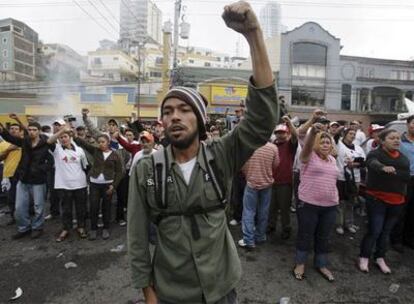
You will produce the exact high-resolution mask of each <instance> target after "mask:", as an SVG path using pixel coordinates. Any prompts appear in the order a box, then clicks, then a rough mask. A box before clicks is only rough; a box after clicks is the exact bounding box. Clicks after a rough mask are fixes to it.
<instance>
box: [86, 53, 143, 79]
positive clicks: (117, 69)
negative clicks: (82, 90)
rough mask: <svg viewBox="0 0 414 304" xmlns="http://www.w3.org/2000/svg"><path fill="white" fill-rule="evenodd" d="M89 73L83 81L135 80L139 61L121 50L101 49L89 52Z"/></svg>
mask: <svg viewBox="0 0 414 304" xmlns="http://www.w3.org/2000/svg"><path fill="white" fill-rule="evenodd" d="M87 70H88V71H87V74H81V81H100V80H101V81H123V82H129V81H135V80H136V79H137V76H138V63H137V62H136V60H135V59H134V58H132V57H131V56H129V55H127V54H126V53H125V52H123V51H120V50H100V51H94V52H89V53H88V69H87Z"/></svg>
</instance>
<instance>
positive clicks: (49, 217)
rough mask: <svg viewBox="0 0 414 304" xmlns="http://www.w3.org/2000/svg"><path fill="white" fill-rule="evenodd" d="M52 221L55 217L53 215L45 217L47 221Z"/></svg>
mask: <svg viewBox="0 0 414 304" xmlns="http://www.w3.org/2000/svg"><path fill="white" fill-rule="evenodd" d="M52 219H53V215H51V214H48V215H46V216H45V220H46V221H50V220H52Z"/></svg>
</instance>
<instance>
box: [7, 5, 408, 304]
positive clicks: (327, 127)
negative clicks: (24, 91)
mask: <svg viewBox="0 0 414 304" xmlns="http://www.w3.org/2000/svg"><path fill="white" fill-rule="evenodd" d="M223 19H224V20H225V22H226V24H227V26H228V27H230V28H231V29H234V30H235V31H237V32H239V33H241V34H243V35H244V36H245V37H246V39H247V42H248V43H249V46H250V50H251V55H252V62H253V77H252V78H251V80H250V83H249V86H248V95H247V97H246V101H245V102H243V103H242V104H241V105H240V108H239V109H237V111H236V112H235V115H228V112H226V116H225V117H222V118H221V119H218V120H216V121H214V122H213V121H211V120H210V119H209V117H208V115H207V110H206V107H207V101H206V99H205V98H204V97H203V96H202V95H201V94H200V93H198V92H197V91H196V90H194V89H191V88H184V87H177V88H172V89H171V90H170V91H168V93H167V94H166V96H165V97H164V99H163V101H162V103H161V113H160V116H161V120H160V121H156V122H153V123H141V122H139V121H128V122H125V123H124V124H120V123H119V122H118V121H117V120H115V119H109V120H108V121H107V122H106V123H105V124H104V125H103V126H101V128H98V127H97V126H96V125H94V123H93V122H92V120H91V119H90V113H89V111H88V109H83V110H82V113H81V116H82V124H80V125H77V126H75V124H74V121H73V119H70V118H69V119H66V120H64V119H57V120H56V121H54V122H53V124H52V126H51V127H50V126H41V125H40V124H39V123H38V122H36V121H34V120H30V121H29V122H28V124H27V125H25V124H23V123H22V122H21V121H20V120H19V118H18V117H17V116H16V115H15V114H10V118H11V119H13V120H14V121H15V123H11V124H9V125H7V126H3V125H0V136H1V138H2V141H1V142H0V161H3V162H4V168H3V179H2V182H1V186H2V190H3V191H4V192H7V195H8V203H9V208H10V217H11V218H10V224H15V225H16V226H17V232H16V234H15V235H13V239H21V238H24V237H26V236H29V235H31V237H32V238H38V237H40V236H41V235H42V232H43V229H44V227H45V224H44V221H45V219H50V218H52V217H58V216H60V217H61V221H62V228H61V230H60V231H59V232H58V233H57V235H56V241H57V242H63V241H65V240H66V239H67V237H68V236H69V235H70V234H71V233H72V232H73V231H74V229H73V223H74V220H76V230H75V231H76V233H77V234H78V236H79V238H82V239H83V238H88V239H89V240H91V241H93V240H96V239H97V238H98V237H102V239H108V238H110V232H111V225H113V223H111V222H112V221H111V219H112V216H111V209H112V208H111V206H112V202H113V201H114V200H113V196H114V195H116V217H115V219H116V222H117V223H118V224H119V225H120V226H127V236H128V251H129V255H130V259H131V268H132V278H133V282H134V286H135V287H137V288H142V289H143V292H144V296H145V298H146V301H147V303H237V300H236V293H235V287H236V285H237V282H238V280H239V279H240V276H241V266H240V261H239V258H238V255H237V251H236V250H235V244H237V245H238V246H240V247H242V248H244V249H247V250H253V251H254V250H255V248H256V246H257V245H259V244H261V243H264V242H266V241H267V240H268V237H269V236H271V235H272V234H273V235H274V234H275V233H276V231H278V230H279V229H280V236H281V239H282V240H287V239H289V238H292V226H293V225H292V218H291V217H292V212H296V215H297V221H296V223H297V236H296V249H295V259H294V266H293V269H292V274H293V276H294V278H295V279H297V280H303V279H305V277H306V276H305V272H306V271H305V266H306V263H307V259H308V255H309V254H310V252H311V250H312V248H313V251H314V266H315V268H316V269H317V270H318V272H319V273H320V274H321V275H322V276H323V278H325V279H326V280H328V281H330V282H333V281H334V280H335V276H334V274H333V273H332V272H331V271H330V269H329V259H328V252H329V251H330V250H329V243H330V234H331V232H332V231H336V233H338V234H339V235H343V234H345V233H352V234H354V233H357V232H358V229H359V227H358V225H357V224H356V221H355V220H354V215H355V214H356V212H357V211H358V213H359V215H361V216H367V218H368V227H367V229H366V232H365V235H364V237H363V238H362V242H361V245H360V254H359V257H358V262H357V266H358V268H359V270H361V271H362V272H369V262H370V258H371V257H372V256H373V257H374V263H375V265H377V266H378V267H379V269H380V270H381V271H382V272H383V273H385V274H388V273H391V268H390V267H389V265H388V264H387V263H386V261H385V254H386V251H387V248H388V243H389V240H390V239H391V242H392V245H393V246H394V248H396V249H397V250H398V251H402V249H403V245H404V246H408V247H410V248H413V249H414V224H413V223H412V220H411V219H412V218H413V212H414V211H413V210H414V195H413V186H414V184H413V183H414V116H410V117H409V118H408V119H407V131H406V132H405V133H404V134H399V133H398V132H397V131H395V130H392V129H385V128H384V127H382V126H380V125H371V126H370V127H369V136H368V138H366V135H365V133H364V132H363V130H362V126H361V123H360V122H359V121H351V122H348V123H338V122H336V121H330V120H329V118H328V116H327V113H326V112H324V111H322V110H319V109H317V110H315V111H314V112H313V113H312V114H311V116H310V117H309V119H308V120H307V121H305V122H303V123H302V124H300V125H299V124H298V125H296V123H298V121H297V120H296V121H295V119H292V118H291V117H290V116H289V115H285V114H286V113H285V111H286V109H285V106H284V104H281V101H280V99H278V98H277V94H276V88H275V85H274V78H273V74H272V72H271V68H270V64H269V60H268V57H267V53H266V48H265V44H264V40H263V37H262V34H261V30H260V26H259V25H258V22H257V19H256V16H255V15H254V12H253V11H252V10H251V7H250V6H249V5H248V4H247V3H246V2H243V1H241V2H238V3H236V4H233V5H230V6H227V7H226V8H225V11H224V13H223ZM280 112H282V113H283V114H282V115H280ZM280 116H281V117H280ZM279 117H280V119H279ZM47 198H48V199H47ZM47 200H48V201H49V202H50V210H49V214H48V215H46V211H45V202H46V201H47ZM278 223H280V224H278ZM239 224H240V228H241V233H242V236H243V237H242V239H240V240H239V241H238V242H234V241H233V238H232V235H231V233H230V230H229V225H230V226H237V225H239ZM278 226H280V228H279V227H278ZM100 228H102V229H100ZM98 232H100V233H98ZM154 235H155V240H154ZM150 243H152V244H156V250H155V253H154V255H153V257H151V253H150V250H149V246H150ZM173 277H174V278H175V279H172V278H173ZM217 282H220V284H219V286H218V285H217ZM157 299H158V300H157Z"/></svg>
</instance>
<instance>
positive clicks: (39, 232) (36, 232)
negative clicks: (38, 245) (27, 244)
mask: <svg viewBox="0 0 414 304" xmlns="http://www.w3.org/2000/svg"><path fill="white" fill-rule="evenodd" d="M42 234H43V230H42V229H37V230H33V231H32V239H38V238H40V237H41V236H42Z"/></svg>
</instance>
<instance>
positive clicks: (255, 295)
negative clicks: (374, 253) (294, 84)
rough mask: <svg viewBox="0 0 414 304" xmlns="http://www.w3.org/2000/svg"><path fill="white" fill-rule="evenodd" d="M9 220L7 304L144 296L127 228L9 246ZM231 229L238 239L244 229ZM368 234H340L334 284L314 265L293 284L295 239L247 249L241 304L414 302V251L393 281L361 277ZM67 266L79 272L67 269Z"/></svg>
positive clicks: (4, 232)
mask: <svg viewBox="0 0 414 304" xmlns="http://www.w3.org/2000/svg"><path fill="white" fill-rule="evenodd" d="M292 217H294V215H292ZM359 220H360V222H361V224H363V223H362V220H361V219H359ZM5 222H6V216H4V215H1V214H0V303H7V302H8V299H9V298H10V297H12V296H13V295H14V291H15V290H16V288H18V287H21V288H22V290H23V295H22V297H21V298H20V299H18V300H16V301H14V303H30V304H37V303H65V304H70V303H82V304H83V303H102V304H105V303H132V300H133V299H137V298H138V299H139V298H141V295H140V294H139V293H138V292H136V291H135V290H134V289H133V288H132V285H131V281H130V273H129V269H128V261H127V255H126V252H125V249H123V250H122V251H121V252H111V249H114V248H116V247H117V246H118V245H124V244H125V228H121V227H118V226H116V224H113V226H114V229H113V230H112V235H111V239H110V240H108V241H103V240H97V241H95V242H90V241H87V240H79V239H78V238H77V237H76V236H74V235H72V236H71V238H70V239H69V240H67V241H65V242H64V243H62V244H58V243H56V242H55V241H54V237H55V234H56V233H57V232H58V230H59V226H60V225H59V222H58V221H57V220H52V221H51V222H48V223H47V225H46V228H45V234H44V235H43V236H42V238H41V239H39V240H31V239H29V238H28V239H24V240H20V241H11V240H10V236H11V235H12V234H13V233H14V227H6V226H5ZM232 230H233V234H234V236H235V240H237V239H238V238H239V236H240V232H239V230H240V227H236V228H232ZM361 234H362V232H359V233H358V234H357V235H356V236H355V238H353V239H351V238H350V237H351V235H347V234H346V235H345V236H337V235H333V237H332V246H331V247H332V253H331V262H332V270H333V271H334V273H335V275H336V282H335V283H329V282H327V281H325V280H323V279H322V278H321V277H320V275H319V274H318V273H316V271H314V269H313V268H312V266H311V265H312V263H311V260H310V261H309V267H308V269H307V278H306V280H304V281H303V282H298V281H296V280H294V279H293V277H292V275H291V270H292V266H293V252H294V239H291V240H288V241H285V242H283V241H281V240H280V237H279V236H278V235H276V236H275V237H273V238H272V239H271V240H270V241H269V242H268V243H267V244H265V245H262V246H260V247H258V248H257V250H256V251H254V252H246V251H244V250H240V257H241V260H242V264H243V278H242V281H241V282H240V284H239V287H238V294H239V301H240V303H242V304H256V303H257V304H259V303H260V304H275V303H278V302H279V299H280V298H281V297H290V298H291V302H290V303H295V304H296V303H298V304H306V303H310V304H316V303H325V304H328V303H329V304H331V303H332V304H333V303H343V304H345V303H346V304H351V303H352V304H357V303H358V304H359V303H361V304H368V303H370V304H377V303H381V304H383V303H384V304H385V303H387V304H388V303H389V304H397V303H400V304H411V303H414V276H413V273H414V251H408V250H406V252H405V253H404V254H403V255H400V254H398V253H396V252H393V251H391V252H390V253H389V258H388V260H389V262H390V265H391V267H392V269H393V271H394V273H393V274H392V275H383V274H381V273H380V272H379V271H378V270H377V269H375V268H373V267H372V268H373V269H372V270H371V273H369V274H362V273H360V272H358V271H357V270H356V267H355V260H356V256H357V254H358V250H359V248H358V247H359V240H360V237H361ZM67 262H74V263H76V264H77V267H76V268H71V269H66V268H65V266H64V265H65V263H67ZM218 283H219V282H218ZM392 284H398V285H399V289H398V291H397V292H396V293H392V292H390V291H389V287H390V286H391V285H392ZM141 299H142V298H141Z"/></svg>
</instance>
